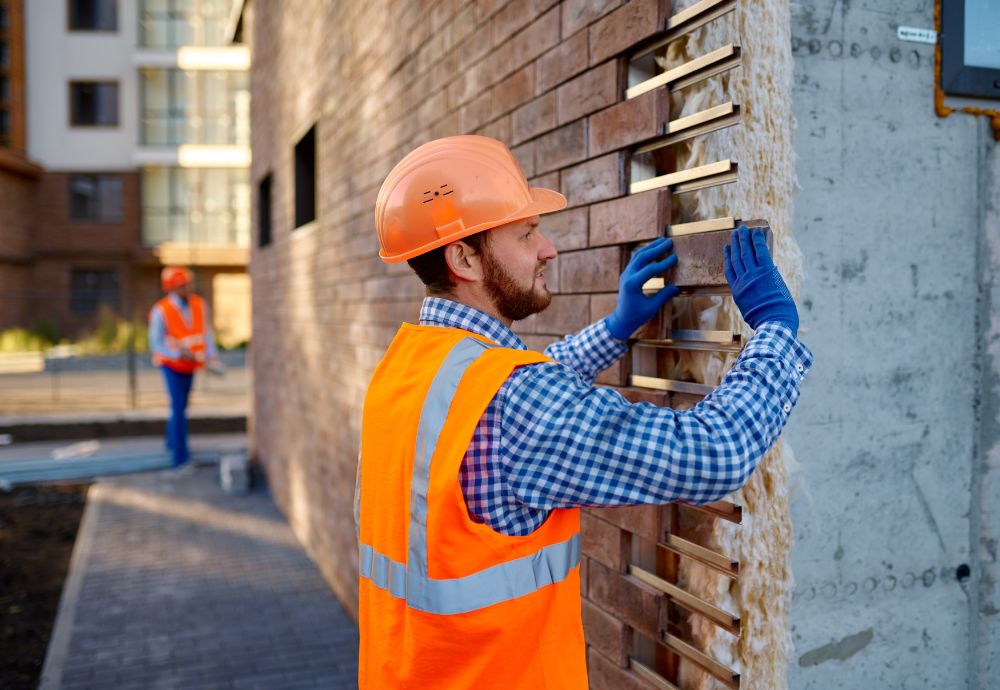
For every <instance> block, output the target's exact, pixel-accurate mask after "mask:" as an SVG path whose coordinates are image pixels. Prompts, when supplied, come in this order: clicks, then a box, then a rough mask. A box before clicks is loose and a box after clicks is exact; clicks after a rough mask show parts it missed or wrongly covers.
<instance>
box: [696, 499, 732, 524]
mask: <svg viewBox="0 0 1000 690" xmlns="http://www.w3.org/2000/svg"><path fill="white" fill-rule="evenodd" d="M684 507H685V508H690V509H691V510H697V511H700V512H702V513H708V514H709V515H714V516H715V517H717V518H722V519H723V520H728V521H729V522H735V523H736V524H740V523H741V522H743V508H742V507H741V506H738V505H736V504H735V503H730V502H729V501H715V502H714V503H706V504H704V505H700V506H695V505H690V504H685V505H684Z"/></svg>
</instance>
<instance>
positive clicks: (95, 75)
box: [25, 0, 139, 171]
mask: <svg viewBox="0 0 1000 690" xmlns="http://www.w3.org/2000/svg"><path fill="white" fill-rule="evenodd" d="M25 5H26V7H25V30H26V42H25V43H26V53H27V82H28V84H29V88H28V121H29V123H30V126H29V127H28V157H29V158H31V159H32V160H34V161H37V162H38V163H40V164H42V165H43V166H44V167H45V168H47V169H50V170H93V171H97V170H121V169H127V168H134V167H135V162H134V160H133V152H134V150H135V148H136V145H137V143H138V141H139V134H138V131H139V129H138V128H139V121H138V115H139V108H138V103H139V90H138V78H139V77H138V70H137V69H136V68H135V65H134V63H133V59H132V55H133V53H134V52H135V49H136V41H137V32H138V6H139V3H138V2H134V1H129V2H119V3H118V30H117V31H115V32H108V31H92V32H90V31H87V32H83V31H69V30H68V26H69V20H68V17H67V8H68V5H69V3H67V2H66V1H65V0H31V2H27V3H25ZM72 80H84V81H87V80H96V81H118V126H117V127H70V124H69V122H70V111H69V82H70V81H72Z"/></svg>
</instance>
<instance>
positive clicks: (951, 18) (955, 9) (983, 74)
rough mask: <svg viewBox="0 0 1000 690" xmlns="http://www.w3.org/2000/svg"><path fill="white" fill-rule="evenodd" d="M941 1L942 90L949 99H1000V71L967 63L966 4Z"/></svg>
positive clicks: (956, 0) (964, 2)
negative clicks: (951, 97)
mask: <svg viewBox="0 0 1000 690" xmlns="http://www.w3.org/2000/svg"><path fill="white" fill-rule="evenodd" d="M939 1H940V2H941V37H940V43H941V84H940V85H941V90H942V91H944V93H946V94H948V95H949V96H963V97H971V98H985V99H990V100H994V101H995V100H1000V69H994V68H989V67H977V66H970V65H966V64H965V9H966V8H965V5H966V2H968V0H955V1H951V0H949V1H947V2H945V1H944V0H939Z"/></svg>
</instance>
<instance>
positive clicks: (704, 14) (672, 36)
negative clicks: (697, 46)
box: [633, 0, 736, 58]
mask: <svg viewBox="0 0 1000 690" xmlns="http://www.w3.org/2000/svg"><path fill="white" fill-rule="evenodd" d="M735 9H736V0H701V1H700V2H697V3H695V4H694V5H691V7H689V8H687V9H686V10H681V11H680V12H678V13H677V14H675V15H673V16H671V17H669V18H668V19H667V23H666V26H664V29H665V30H666V33H665V34H664V35H663V36H661V37H660V38H658V39H656V41H654V42H653V43H650V44H647V45H645V46H643V47H642V50H641V51H640V52H638V53H636V54H635V55H634V56H633V58H640V57H642V56H643V55H648V54H649V53H652V52H653V51H655V50H657V49H659V48H662V47H663V46H665V45H667V44H668V43H672V42H673V41H676V40H677V39H678V38H680V37H681V36H685V35H687V34H689V33H691V32H692V31H694V30H695V29H698V28H700V27H702V26H704V25H705V24H708V23H709V22H711V21H714V20H716V19H718V18H719V17H721V16H723V15H724V14H727V13H729V12H732V11H733V10H735Z"/></svg>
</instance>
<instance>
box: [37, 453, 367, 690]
mask: <svg viewBox="0 0 1000 690" xmlns="http://www.w3.org/2000/svg"><path fill="white" fill-rule="evenodd" d="M357 635H358V633H357V628H356V626H355V624H354V621H353V619H352V618H351V617H350V616H349V615H348V613H347V612H346V611H345V610H344V608H343V607H342V606H341V605H340V603H339V602H338V601H337V599H336V598H335V597H334V595H333V593H332V591H331V590H330V588H329V586H328V585H327V583H326V582H325V581H324V580H323V578H322V576H321V575H320V573H319V571H318V569H317V568H316V566H315V565H314V564H313V563H312V561H310V560H309V558H308V557H307V556H306V554H305V552H304V551H303V549H302V547H301V546H300V544H299V543H298V541H297V540H296V538H295V537H294V536H293V534H292V532H291V530H290V529H289V527H288V525H287V524H286V522H285V520H284V518H283V516H282V515H281V514H280V513H279V512H278V510H277V509H276V508H275V507H274V504H273V503H272V501H271V499H270V497H269V496H268V495H267V494H266V493H265V492H262V491H257V492H254V493H251V494H250V495H247V496H229V495H226V494H225V493H223V492H222V490H221V489H220V488H219V485H218V481H217V468H215V467H214V466H208V467H194V468H189V469H184V470H180V471H162V472H150V473H145V474H140V475H132V476H130V477H126V478H114V479H105V480H101V481H100V482H98V483H96V484H95V485H94V486H92V487H91V490H90V494H89V496H88V501H87V509H86V512H85V514H84V518H83V522H82V523H81V527H80V534H79V536H78V538H77V545H76V548H75V550H74V554H73V561H72V563H71V565H70V574H69V577H68V578H67V581H66V586H65V589H64V592H63V599H62V602H61V604H60V609H59V614H58V617H57V620H56V626H55V629H54V630H53V635H52V642H51V644H50V647H49V652H48V657H47V658H46V662H45V669H44V671H43V678H42V683H41V685H40V686H39V687H40V688H41V689H43V690H54V689H56V688H60V689H63V690H84V689H88V688H94V689H98V688H99V689H102V690H103V689H105V688H114V689H115V690H140V689H141V690H158V689H164V690H166V689H172V688H178V689H180V688H183V689H184V690H198V689H209V688H213V689H228V690H251V689H254V688H260V689H262V690H286V689H287V690H293V689H295V690H298V689H303V690H307V689H311V688H323V689H324V690H328V689H339V688H356V687H357V680H356V679H357V645H358V639H357Z"/></svg>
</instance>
